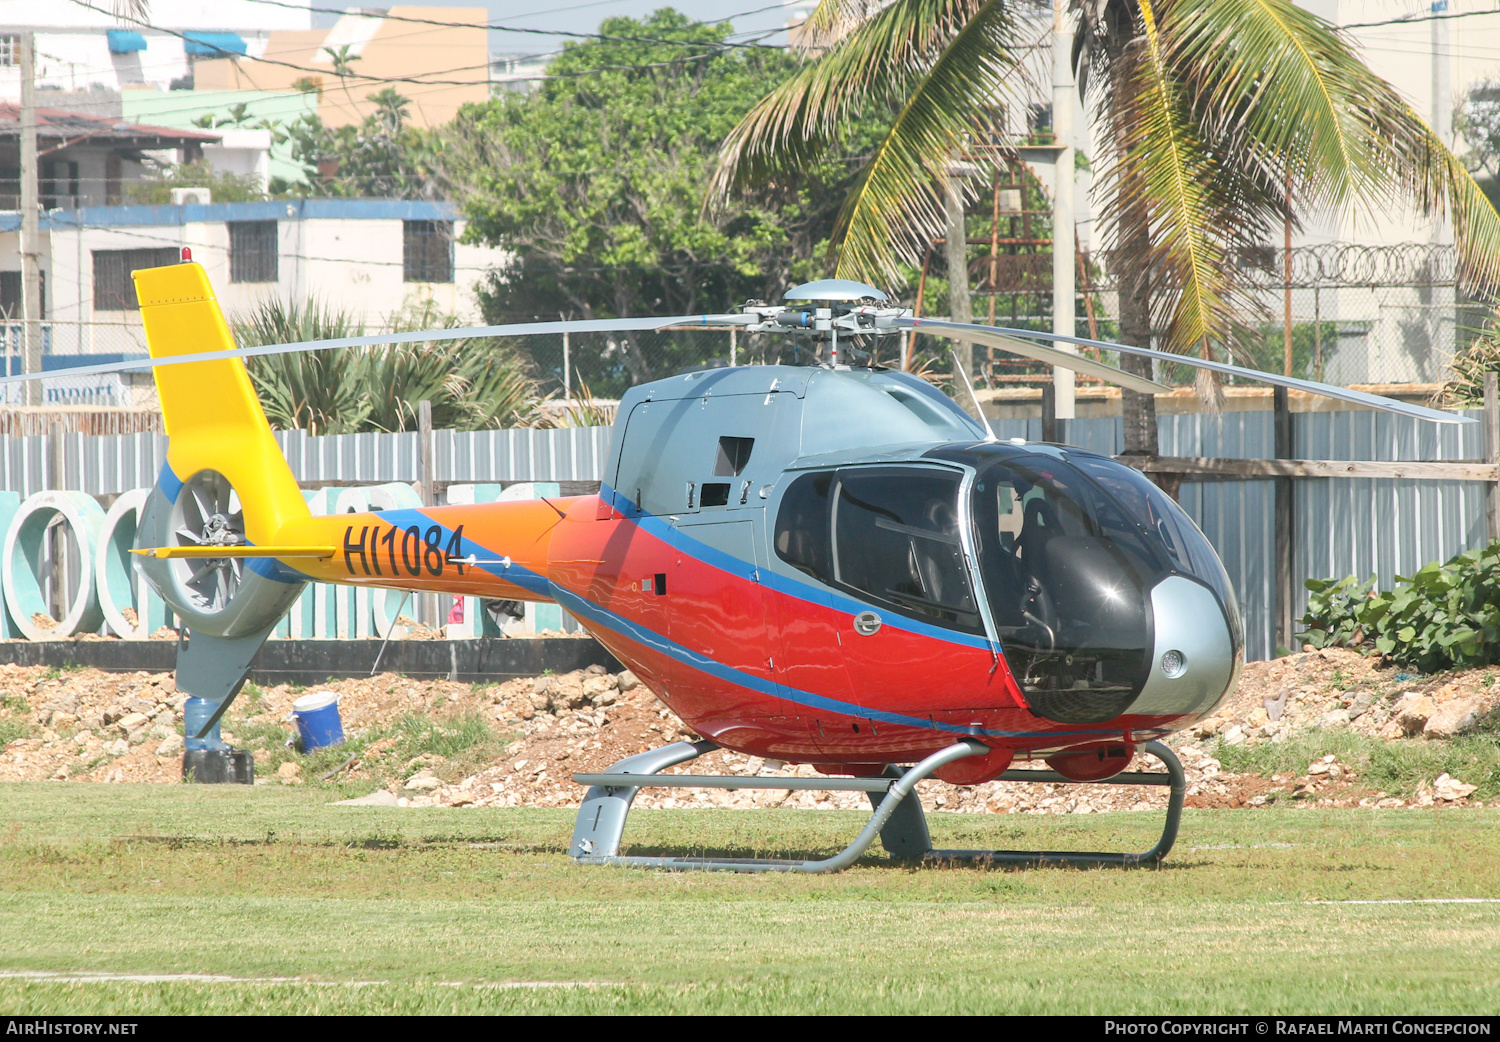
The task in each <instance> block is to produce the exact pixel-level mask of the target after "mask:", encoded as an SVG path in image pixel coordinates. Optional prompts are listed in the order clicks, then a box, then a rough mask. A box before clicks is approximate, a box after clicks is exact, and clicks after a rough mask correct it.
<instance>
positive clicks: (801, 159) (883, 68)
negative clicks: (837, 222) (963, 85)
mask: <svg viewBox="0 0 1500 1042" xmlns="http://www.w3.org/2000/svg"><path fill="white" fill-rule="evenodd" d="M858 6H859V5H855V4H850V5H846V6H845V7H844V8H843V9H844V10H847V11H856V10H858ZM986 12H988V15H987V17H985V18H984V19H983V21H984V22H985V23H986V25H991V24H993V23H994V22H996V21H1004V22H1006V24H1008V19H1007V18H1005V17H1004V4H1003V3H1001V2H1000V0H989V2H985V0H895V2H894V3H891V4H890V5H888V6H886V7H884V8H882V9H880V10H878V11H876V12H875V13H873V14H872V15H870V16H869V18H868V20H866V21H865V22H864V23H863V24H861V25H860V26H859V27H858V28H857V29H855V30H853V31H851V32H849V33H847V34H846V35H844V36H843V38H842V39H841V40H840V41H839V42H838V44H837V45H836V46H834V47H833V48H832V49H830V50H829V51H828V52H827V53H825V54H823V55H821V56H820V57H818V58H816V59H814V60H812V61H810V62H808V63H807V64H806V65H805V66H803V68H802V69H801V70H799V71H798V72H797V73H796V74H795V75H794V76H792V77H791V78H790V79H788V80H786V81H785V82H784V83H782V84H781V85H780V86H779V87H777V88H776V89H775V90H773V91H772V92H771V93H770V94H768V95H767V96H766V97H765V98H764V99H763V100H762V101H761V102H760V103H759V104H757V105H756V106H755V108H753V109H751V110H750V112H749V113H748V114H747V115H746V116H745V118H744V119H743V120H742V121H741V122H740V124H739V126H737V127H735V129H734V130H733V131H731V132H730V134H729V136H728V137H727V138H725V140H724V143H723V145H722V146H721V148H720V152H719V165H718V168H717V170H716V171H715V173H714V178H713V181H712V183H711V186H710V189H709V197H708V198H709V205H710V206H716V205H719V204H721V203H722V202H723V201H725V200H727V199H728V198H729V197H730V196H731V195H733V194H734V193H736V192H738V191H742V190H744V189H746V188H747V187H751V186H762V185H766V184H767V183H774V182H776V181H777V180H778V179H781V178H787V177H790V176H792V175H793V174H794V173H795V172H796V171H797V170H799V169H803V168H806V167H807V166H809V165H810V164H811V163H813V162H814V161H815V160H816V159H817V158H818V157H819V156H821V155H822V153H823V152H824V151H825V150H826V149H827V148H828V147H829V145H830V144H831V143H833V142H834V141H835V140H837V138H838V136H839V133H840V132H841V130H842V129H843V127H844V126H845V125H846V124H847V123H848V122H849V121H850V120H851V119H853V118H854V117H855V116H856V115H858V114H859V113H861V112H863V111H865V110H867V109H869V108H873V107H876V106H881V105H885V106H891V107H895V106H897V105H901V104H903V103H904V102H905V99H906V98H907V97H908V96H909V95H910V94H911V93H912V92H913V91H914V90H915V89H918V88H920V86H921V84H922V83H923V82H924V81H925V79H926V77H927V74H928V72H929V70H930V69H931V68H932V66H933V64H934V63H935V62H936V61H937V60H938V59H939V58H940V57H941V56H942V54H943V53H944V52H945V51H946V50H947V49H948V48H949V47H950V46H951V45H952V43H953V41H954V40H955V39H956V38H957V37H959V36H961V35H962V34H963V33H964V31H965V28H966V26H967V25H968V24H969V23H971V22H972V21H973V20H974V19H975V18H977V17H980V16H981V15H982V14H985V13H986ZM996 42H999V43H1001V44H1002V45H1003V46H1004V47H1007V48H1008V46H1009V45H1010V43H1011V35H1010V34H1009V33H1007V34H1006V35H1005V37H1004V39H1003V40H1000V41H996ZM973 58H974V59H975V60H976V61H977V64H978V70H977V71H978V72H979V73H980V80H979V81H978V82H976V81H973V80H971V81H969V83H968V84H967V85H968V86H969V87H970V88H972V89H970V90H967V91H960V92H958V93H959V95H960V96H959V98H958V103H959V104H960V106H961V107H962V111H963V112H965V113H968V112H972V111H974V110H975V108H976V107H977V106H979V105H981V104H983V103H984V102H983V101H982V100H981V99H983V98H984V97H985V90H986V89H987V88H989V89H992V90H993V94H994V96H995V97H997V98H998V97H999V96H1000V95H1001V94H1002V93H1003V90H1002V84H1001V82H1000V81H1001V77H1000V76H997V75H994V74H990V73H989V72H988V70H989V69H990V68H991V67H992V66H994V65H1001V66H1003V67H1004V70H1005V72H1006V73H1007V74H1016V75H1019V72H1018V70H1019V65H1018V64H1017V62H1016V61H1015V59H1014V56H1013V55H1011V54H1009V53H1005V52H1004V51H997V52H995V53H991V54H975V55H973Z"/></svg>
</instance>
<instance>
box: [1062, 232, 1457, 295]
mask: <svg viewBox="0 0 1500 1042" xmlns="http://www.w3.org/2000/svg"><path fill="white" fill-rule="evenodd" d="M1098 256H1099V258H1100V260H1101V261H1102V262H1103V265H1104V271H1103V273H1102V274H1101V275H1099V277H1097V278H1095V279H1092V280H1091V282H1090V286H1089V289H1090V290H1102V291H1110V290H1115V289H1118V288H1119V285H1118V272H1119V270H1120V266H1119V265H1118V264H1116V263H1115V260H1114V252H1113V251H1102V252H1101V253H1099V254H1098ZM1234 263H1235V266H1236V268H1237V271H1238V275H1239V279H1240V281H1241V283H1242V284H1243V285H1244V286H1246V287H1247V288H1250V289H1258V290H1271V289H1282V288H1284V287H1286V286H1287V285H1288V282H1287V278H1286V251H1285V250H1283V249H1281V248H1279V247H1275V246H1265V247H1259V248H1255V249H1250V250H1241V251H1240V253H1239V255H1238V256H1237V257H1235V258H1234ZM1458 282H1459V278H1458V250H1457V249H1456V248H1455V247H1454V246H1453V245H1452V244H1451V243H1424V242H1402V243H1392V244H1389V245H1382V246H1371V245H1366V244H1361V243H1338V242H1330V243H1318V244H1316V245H1312V246H1294V247H1292V277H1291V282H1290V285H1291V288H1292V289H1331V288H1339V287H1349V288H1352V287H1359V286H1369V287H1373V286H1454V285H1457V284H1458Z"/></svg>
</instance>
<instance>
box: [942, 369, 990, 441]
mask: <svg viewBox="0 0 1500 1042" xmlns="http://www.w3.org/2000/svg"><path fill="white" fill-rule="evenodd" d="M953 368H954V369H955V370H956V371H957V372H958V375H959V376H961V377H963V381H964V386H965V387H967V388H968V389H969V400H970V401H972V402H973V403H974V411H975V412H977V413H978V414H979V422H980V423H982V424H984V429H985V430H986V431H987V432H989V436H988V437H986V438H985V439H984V440H985V441H999V440H1000V439H999V438H997V437H995V428H993V427H991V426H990V418H989V417H988V416H986V415H985V414H984V407H983V406H982V405H980V404H979V395H977V394H975V393H974V385H973V384H971V383H969V374H968V373H966V372H964V367H963V366H962V365H960V364H959V361H958V349H957V348H955V349H954V350H953Z"/></svg>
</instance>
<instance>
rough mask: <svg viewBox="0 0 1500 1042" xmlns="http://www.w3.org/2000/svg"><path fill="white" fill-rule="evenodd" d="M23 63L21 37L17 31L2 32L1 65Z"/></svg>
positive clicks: (0, 42) (0, 34) (9, 66)
mask: <svg viewBox="0 0 1500 1042" xmlns="http://www.w3.org/2000/svg"><path fill="white" fill-rule="evenodd" d="M20 64H21V38H20V37H19V36H17V35H16V34H15V33H0V66H3V67H5V68H11V67H12V66H16V65H20Z"/></svg>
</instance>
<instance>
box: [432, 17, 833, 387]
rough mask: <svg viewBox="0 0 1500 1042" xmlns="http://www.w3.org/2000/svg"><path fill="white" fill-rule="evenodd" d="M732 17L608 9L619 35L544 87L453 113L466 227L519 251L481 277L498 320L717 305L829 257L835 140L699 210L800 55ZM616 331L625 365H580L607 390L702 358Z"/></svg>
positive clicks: (611, 33) (774, 292)
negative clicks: (788, 169) (758, 108)
mask: <svg viewBox="0 0 1500 1042" xmlns="http://www.w3.org/2000/svg"><path fill="white" fill-rule="evenodd" d="M729 30H730V27H729V26H728V24H720V25H706V24H702V23H694V22H690V21H689V20H688V19H687V18H686V17H684V16H683V15H681V14H679V13H677V12H676V11H672V10H670V9H664V10H660V11H657V12H656V13H655V14H653V15H651V16H650V17H649V18H647V19H646V20H644V21H635V20H632V19H629V18H612V19H608V20H606V21H605V22H604V23H603V24H602V25H601V26H600V32H601V33H602V34H604V35H605V36H608V37H613V38H612V39H605V40H600V41H595V42H588V43H583V44H576V45H570V46H568V47H567V48H566V49H565V50H564V52H563V53H562V54H561V55H559V56H558V57H557V58H555V59H554V60H553V61H552V62H551V63H550V64H549V65H548V67H547V74H548V76H549V77H551V78H550V79H548V80H547V81H545V82H544V83H543V84H541V85H540V86H539V87H538V89H537V90H536V91H534V92H533V93H531V94H529V95H510V94H508V95H504V96H501V97H498V98H495V99H493V100H492V101H490V102H488V103H486V104H483V105H479V106H472V107H470V108H467V109H466V110H464V111H463V112H462V113H461V114H460V116H459V118H458V119H457V120H456V121H455V123H454V124H453V125H451V126H450V128H449V130H448V134H447V137H448V141H447V147H448V152H447V154H446V156H445V162H446V163H447V164H448V169H449V172H450V177H451V178H452V180H453V181H454V182H455V184H456V186H457V191H458V196H459V198H461V199H462V201H463V205H464V209H465V212H466V215H467V217H468V219H469V225H468V232H467V234H468V236H469V238H470V239H471V240H473V241H480V242H485V243H489V244H492V245H496V246H500V247H503V248H504V249H506V250H508V251H510V252H511V254H512V256H513V258H514V259H513V262H512V263H511V265H510V266H509V268H507V270H505V271H504V272H503V273H501V274H500V275H499V277H498V278H496V279H495V281H494V283H493V285H492V286H491V287H490V289H489V292H488V294H487V297H486V312H487V314H488V316H489V317H490V318H491V319H492V320H494V321H502V320H503V321H510V320H518V319H530V318H542V319H556V318H558V317H559V316H560V315H563V316H571V317H578V318H606V317H616V316H634V315H642V314H651V313H657V314H662V313H666V314H691V313H694V312H698V311H705V310H713V311H717V310H721V309H723V308H725V307H727V306H730V305H732V304H735V303H739V302H740V301H743V300H745V299H746V298H749V297H755V298H761V299H772V298H775V297H777V296H778V295H779V294H780V292H782V291H783V290H785V289H786V288H787V287H788V286H789V285H791V284H794V283H795V282H799V281H805V280H806V279H807V278H812V277H819V276H821V275H822V274H823V273H824V271H823V262H822V259H821V256H820V254H821V253H822V252H823V246H824V244H826V241H827V238H828V235H829V234H830V232H831V230H832V225H833V218H834V216H835V214H836V213H837V206H838V201H839V199H840V198H841V197H842V194H843V192H844V190H845V188H846V186H847V185H848V183H849V178H850V173H851V165H850V164H848V163H846V162H844V161H843V159H842V156H841V154H839V153H838V152H837V150H835V152H834V153H832V154H831V155H830V156H829V157H825V158H824V159H823V160H822V161H821V162H817V163H810V164H808V165H807V166H806V167H804V168H802V169H799V170H797V171H795V172H793V173H792V174H790V176H789V177H788V178H787V179H786V180H785V181H784V182H782V183H779V184H778V185H777V186H775V187H776V188H777V189H778V191H777V193H776V195H775V198H774V200H773V199H772V198H771V193H769V192H765V193H758V192H751V193H748V194H747V196H746V197H745V198H744V199H743V200H741V201H738V202H737V203H736V205H734V206H733V207H731V208H726V209H724V210H723V211H721V212H718V213H715V214H712V215H704V214H703V212H702V202H703V199H704V195H705V192H706V190H707V186H708V182H709V177H710V176H711V174H712V170H713V162H714V160H713V157H714V153H715V150H716V149H717V147H718V144H719V142H720V141H721V140H722V139H723V137H724V135H725V134H727V133H729V131H730V130H731V129H733V127H734V126H735V125H736V123H738V122H739V120H740V119H741V118H742V117H743V116H744V114H745V113H746V112H748V111H749V110H750V107H751V106H752V105H753V104H754V103H755V101H756V100H757V99H758V98H759V97H760V96H761V95H762V94H763V93H764V92H765V89H766V86H767V84H771V83H776V82H779V81H781V80H783V79H785V78H786V77H787V76H789V75H791V74H792V73H793V72H794V71H795V68H796V62H795V61H794V60H793V59H792V58H790V57H788V56H787V55H786V54H784V53H782V52H781V51H779V50H773V49H769V48H752V47H734V46H730V45H728V44H727V39H728V35H729ZM854 131H855V136H856V137H857V134H858V127H855V128H854ZM851 147H852V146H851ZM616 341H617V343H616V346H617V347H618V348H619V350H618V351H617V352H616V353H615V354H614V356H613V357H614V358H616V359H620V360H621V362H620V364H621V365H622V366H624V367H627V368H628V372H617V373H614V374H605V373H589V374H587V378H588V379H589V380H590V381H591V382H592V383H594V385H595V388H596V389H597V390H601V391H604V390H605V389H606V388H608V389H611V390H613V389H616V388H617V387H618V386H619V381H620V379H621V378H622V377H623V378H624V382H625V383H629V382H631V381H636V382H639V381H643V380H647V379H650V378H652V377H653V376H655V375H661V374H660V372H658V371H657V370H660V369H662V368H663V363H665V365H666V366H675V365H680V364H685V363H688V362H691V361H694V360H696V358H697V356H695V355H694V354H693V349H692V347H691V345H690V344H689V342H687V341H686V340H684V341H681V342H676V343H675V344H674V345H671V346H663V347H662V348H661V351H662V352H665V354H666V355H667V357H666V358H665V359H663V358H662V357H661V355H660V354H658V355H657V356H656V363H655V365H650V364H648V363H647V359H646V358H645V357H644V355H643V352H642V351H641V350H639V349H638V343H637V341H638V338H616ZM669 371H670V370H669Z"/></svg>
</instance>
